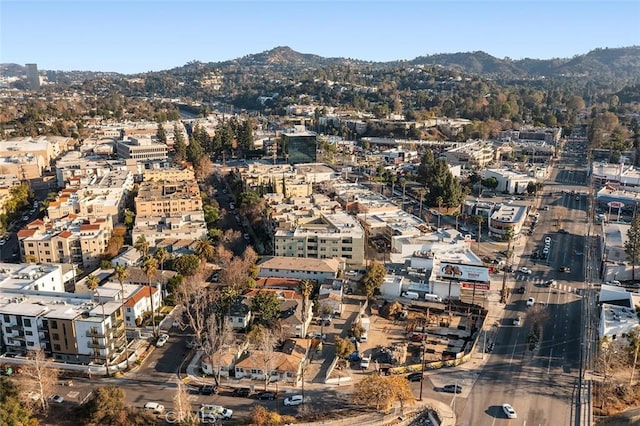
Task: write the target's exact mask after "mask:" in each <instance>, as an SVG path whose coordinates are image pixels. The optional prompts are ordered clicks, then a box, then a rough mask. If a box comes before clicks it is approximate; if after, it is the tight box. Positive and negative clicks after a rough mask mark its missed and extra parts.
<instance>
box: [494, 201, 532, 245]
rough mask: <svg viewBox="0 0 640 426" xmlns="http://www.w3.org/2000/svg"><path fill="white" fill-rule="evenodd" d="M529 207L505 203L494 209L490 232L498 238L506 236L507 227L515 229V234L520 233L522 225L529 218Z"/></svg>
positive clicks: (515, 235)
mask: <svg viewBox="0 0 640 426" xmlns="http://www.w3.org/2000/svg"><path fill="white" fill-rule="evenodd" d="M528 211H529V207H527V206H517V205H515V204H503V205H501V206H500V207H498V208H497V209H495V210H493V211H492V213H491V216H489V233H490V234H491V235H492V236H494V237H498V238H504V237H505V235H506V232H507V229H512V230H513V236H514V237H517V236H518V235H520V231H521V230H522V226H523V225H524V222H525V220H526V219H527V212H528Z"/></svg>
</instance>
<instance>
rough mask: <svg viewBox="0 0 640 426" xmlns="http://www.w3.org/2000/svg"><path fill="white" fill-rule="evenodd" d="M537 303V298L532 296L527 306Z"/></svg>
mask: <svg viewBox="0 0 640 426" xmlns="http://www.w3.org/2000/svg"><path fill="white" fill-rule="evenodd" d="M535 304H536V299H534V298H533V297H530V298H528V299H527V307H531V306H533V305H535Z"/></svg>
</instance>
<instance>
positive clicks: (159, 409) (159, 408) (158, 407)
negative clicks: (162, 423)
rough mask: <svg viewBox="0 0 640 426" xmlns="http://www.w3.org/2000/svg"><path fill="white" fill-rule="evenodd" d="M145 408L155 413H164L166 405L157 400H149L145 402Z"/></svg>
mask: <svg viewBox="0 0 640 426" xmlns="http://www.w3.org/2000/svg"><path fill="white" fill-rule="evenodd" d="M144 409H145V410H148V411H151V412H152V413H153V414H162V413H163V412H164V405H162V404H158V403H157V402H147V403H146V404H144Z"/></svg>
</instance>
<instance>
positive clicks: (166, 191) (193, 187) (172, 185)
mask: <svg viewBox="0 0 640 426" xmlns="http://www.w3.org/2000/svg"><path fill="white" fill-rule="evenodd" d="M135 204H136V216H138V217H147V216H150V217H153V216H182V215H183V214H184V213H186V212H190V211H200V212H202V197H201V196H200V188H199V187H198V182H196V180H195V179H192V180H188V181H182V182H178V181H169V180H167V181H164V182H163V181H147V182H142V183H141V184H140V187H139V188H138V196H137V197H136V201H135Z"/></svg>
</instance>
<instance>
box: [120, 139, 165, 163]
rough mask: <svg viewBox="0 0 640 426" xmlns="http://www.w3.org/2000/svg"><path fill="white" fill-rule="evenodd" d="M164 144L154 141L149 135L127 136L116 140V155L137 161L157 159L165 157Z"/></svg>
mask: <svg viewBox="0 0 640 426" xmlns="http://www.w3.org/2000/svg"><path fill="white" fill-rule="evenodd" d="M167 152H168V148H167V145H166V144H163V143H159V142H155V141H154V140H153V139H152V138H150V137H136V138H129V139H127V140H123V141H117V142H116V153H117V154H118V157H120V158H125V159H133V160H137V161H157V160H162V161H164V160H166V159H167Z"/></svg>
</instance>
